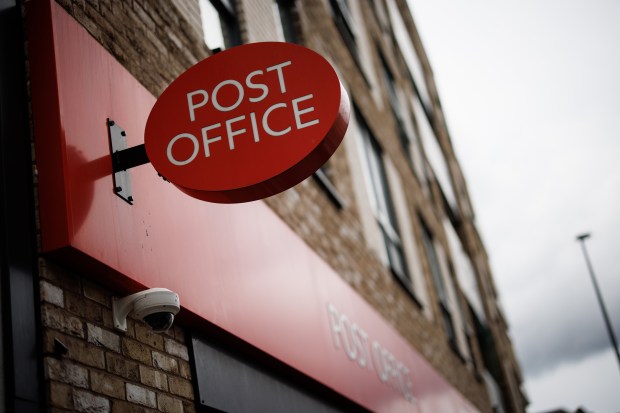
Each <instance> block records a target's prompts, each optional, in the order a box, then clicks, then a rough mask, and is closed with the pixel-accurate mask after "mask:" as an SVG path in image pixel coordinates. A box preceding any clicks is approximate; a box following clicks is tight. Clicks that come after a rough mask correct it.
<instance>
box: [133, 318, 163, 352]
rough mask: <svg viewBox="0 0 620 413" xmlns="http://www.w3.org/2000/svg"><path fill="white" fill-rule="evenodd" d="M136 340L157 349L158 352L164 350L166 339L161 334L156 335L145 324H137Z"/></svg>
mask: <svg viewBox="0 0 620 413" xmlns="http://www.w3.org/2000/svg"><path fill="white" fill-rule="evenodd" d="M134 331H135V334H136V340H138V341H140V342H142V343H144V344H148V345H149V346H151V347H155V348H156V349H158V350H163V349H164V338H163V336H162V335H161V334H157V333H154V332H153V330H151V329H150V328H149V327H147V326H146V325H145V324H143V323H136V325H135V327H134Z"/></svg>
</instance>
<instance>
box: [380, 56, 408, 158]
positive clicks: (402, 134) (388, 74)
mask: <svg viewBox="0 0 620 413" xmlns="http://www.w3.org/2000/svg"><path fill="white" fill-rule="evenodd" d="M379 57H380V58H381V69H382V70H381V72H382V74H383V81H384V83H385V88H386V89H387V94H388V100H389V101H390V102H389V103H390V107H391V108H392V114H393V115H394V121H395V122H396V129H397V132H398V138H399V140H400V144H401V146H402V148H403V150H404V151H405V155H406V156H407V159H408V160H409V162H412V161H413V160H412V159H411V151H410V141H409V136H408V135H407V132H406V131H405V123H404V120H403V115H402V110H401V106H400V102H399V100H398V95H397V93H396V85H395V83H396V82H395V80H394V76H393V75H392V71H391V70H390V68H389V67H388V65H387V62H386V61H385V58H384V57H383V55H382V54H381V53H379Z"/></svg>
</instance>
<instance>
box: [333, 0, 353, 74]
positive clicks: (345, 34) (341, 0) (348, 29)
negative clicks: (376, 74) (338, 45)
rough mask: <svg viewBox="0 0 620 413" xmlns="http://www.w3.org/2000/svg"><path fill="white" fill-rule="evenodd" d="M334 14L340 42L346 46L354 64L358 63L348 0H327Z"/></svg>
mask: <svg viewBox="0 0 620 413" xmlns="http://www.w3.org/2000/svg"><path fill="white" fill-rule="evenodd" d="M329 4H330V5H331V6H332V10H333V12H334V22H335V23H336V27H338V31H339V32H340V35H341V36H342V40H344V43H345V44H346V46H347V48H348V49H349V52H351V56H353V59H354V60H355V61H356V62H359V55H358V51H357V44H356V40H355V31H354V30H353V27H354V26H353V16H352V14H351V9H350V8H349V0H329Z"/></svg>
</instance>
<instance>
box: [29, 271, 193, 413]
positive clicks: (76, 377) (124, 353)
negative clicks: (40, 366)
mask: <svg viewBox="0 0 620 413" xmlns="http://www.w3.org/2000/svg"><path fill="white" fill-rule="evenodd" d="M40 275H41V280H40V295H41V321H42V325H43V337H42V340H43V357H44V360H43V361H44V374H45V384H46V392H47V400H48V403H49V407H50V411H53V412H62V411H78V412H101V413H104V412H113V413H131V412H154V411H160V412H168V413H191V412H195V407H194V391H193V387H192V382H191V380H192V376H191V369H190V364H189V355H188V350H187V346H186V345H185V335H184V332H183V330H182V329H181V328H180V327H178V326H173V328H171V329H170V330H169V331H168V332H167V333H165V334H155V333H153V332H152V331H151V330H150V329H149V328H148V327H147V326H146V325H145V324H144V323H142V322H141V321H136V320H133V319H129V320H128V326H127V332H126V333H120V332H118V331H116V330H114V328H113V325H112V308H111V305H112V294H111V292H110V291H109V290H108V289H106V288H103V287H102V286H100V285H97V284H95V283H93V282H92V281H90V280H88V279H86V278H84V277H81V276H80V275H77V274H74V273H71V272H69V271H67V270H65V269H63V268H62V267H60V266H58V265H56V264H54V263H53V262H51V261H48V260H43V259H41V260H40Z"/></svg>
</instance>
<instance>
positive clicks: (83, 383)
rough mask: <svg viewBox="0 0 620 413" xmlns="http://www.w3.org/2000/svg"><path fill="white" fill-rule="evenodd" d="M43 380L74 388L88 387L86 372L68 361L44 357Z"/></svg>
mask: <svg viewBox="0 0 620 413" xmlns="http://www.w3.org/2000/svg"><path fill="white" fill-rule="evenodd" d="M43 363H44V367H45V378H46V379H48V380H55V381H59V382H61V383H67V384H71V385H73V386H76V387H84V388H86V387H88V370H87V369H86V368H85V367H83V366H79V365H77V364H75V363H73V362H71V361H69V360H66V359H63V360H57V359H55V358H51V357H46V358H45V360H44V362H43Z"/></svg>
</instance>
